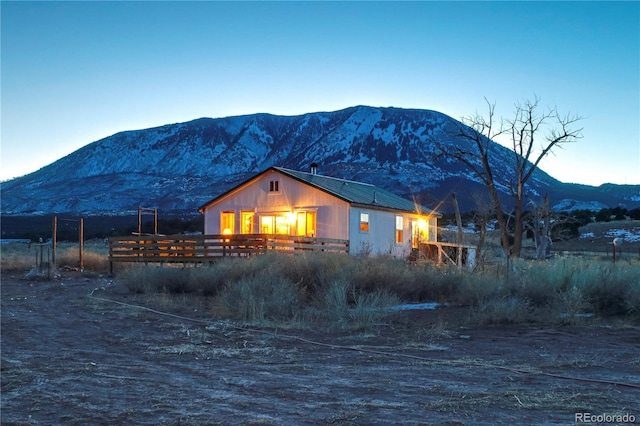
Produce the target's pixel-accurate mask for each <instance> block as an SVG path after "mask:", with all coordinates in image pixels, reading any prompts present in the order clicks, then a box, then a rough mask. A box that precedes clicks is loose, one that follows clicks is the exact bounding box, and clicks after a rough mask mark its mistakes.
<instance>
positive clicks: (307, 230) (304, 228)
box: [296, 212, 316, 237]
mask: <svg viewBox="0 0 640 426" xmlns="http://www.w3.org/2000/svg"><path fill="white" fill-rule="evenodd" d="M296 233H297V235H303V236H307V237H315V236H316V212H297V213H296Z"/></svg>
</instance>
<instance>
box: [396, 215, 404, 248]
mask: <svg viewBox="0 0 640 426" xmlns="http://www.w3.org/2000/svg"><path fill="white" fill-rule="evenodd" d="M402 231H403V223H402V216H396V243H398V244H402V239H403V238H402Z"/></svg>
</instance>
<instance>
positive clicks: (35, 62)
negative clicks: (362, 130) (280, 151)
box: [0, 1, 640, 185]
mask: <svg viewBox="0 0 640 426" xmlns="http://www.w3.org/2000/svg"><path fill="white" fill-rule="evenodd" d="M0 14H1V15H0V16H1V74H0V78H1V87H0V90H1V91H0V98H1V114H0V120H1V121H0V141H1V144H0V155H1V158H0V166H1V167H0V180H7V179H11V178H14V177H19V176H22V175H25V174H28V173H31V172H33V171H36V170H38V169H39V168H41V167H43V166H46V165H48V164H50V163H52V162H54V161H56V160H58V159H60V158H62V157H64V156H65V155H68V154H70V153H72V152H74V151H75V150H77V149H79V148H81V147H83V146H85V145H88V144H89V143H91V142H94V141H97V140H100V139H102V138H104V137H107V136H110V135H113V134H115V133H118V132H120V131H125V130H136V129H144V128H150V127H156V126H161V125H164V124H169V123H179V122H185V121H189V120H193V119H196V118H201V117H212V118H218V117H228V116H234V115H244V114H253V113H258V112H267V113H272V114H278V115H298V114H304V113H308V112H317V111H336V110H340V109H343V108H347V107H350V106H355V105H369V106H375V107H387V106H394V107H400V108H421V109H429V110H435V111H439V112H442V113H444V114H447V115H449V116H451V117H453V118H456V119H460V118H462V117H468V116H471V115H474V114H475V113H476V112H477V113H480V114H483V115H486V109H487V108H486V107H487V103H486V101H485V99H486V100H489V101H490V102H491V103H495V105H496V116H497V117H504V118H510V117H511V116H512V115H513V112H514V105H515V104H516V103H518V102H522V101H524V100H532V99H534V98H535V97H538V98H539V99H540V105H541V106H543V107H544V108H547V107H549V108H557V110H558V112H559V113H560V114H562V115H566V114H571V115H579V116H580V117H582V120H580V122H579V123H578V127H582V128H583V130H582V135H583V138H582V139H580V140H579V141H578V142H575V143H572V144H567V145H564V146H563V147H562V149H557V150H555V151H554V152H553V153H552V154H551V155H549V156H547V157H546V158H545V159H544V160H543V161H542V162H541V163H540V168H541V169H542V170H544V171H546V172H547V173H549V174H550V175H551V176H553V177H554V178H556V179H558V180H560V181H562V182H573V183H582V184H588V185H600V184H603V183H617V184H640V2H636V1H630V2H581V1H574V2H550V1H549V2H546V1H545V2H508V1H505V2H498V1H496V2H431V1H427V2H420V1H416V2H313V1H309V2H268V1H264V2H242V1H239V2H209V1H199V2H171V1H165V2H150V1H149V2H148V1H136V2H124V1H115V2H55V1H46V2H24V1H21V2H12V1H2V2H0ZM503 143H504V141H503Z"/></svg>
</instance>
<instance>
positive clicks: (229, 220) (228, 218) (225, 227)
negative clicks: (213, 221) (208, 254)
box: [220, 212, 236, 235]
mask: <svg viewBox="0 0 640 426" xmlns="http://www.w3.org/2000/svg"><path fill="white" fill-rule="evenodd" d="M235 217H236V215H235V213H234V212H222V213H221V214H220V233H221V234H223V235H232V234H233V233H234V231H235V224H236V219H235Z"/></svg>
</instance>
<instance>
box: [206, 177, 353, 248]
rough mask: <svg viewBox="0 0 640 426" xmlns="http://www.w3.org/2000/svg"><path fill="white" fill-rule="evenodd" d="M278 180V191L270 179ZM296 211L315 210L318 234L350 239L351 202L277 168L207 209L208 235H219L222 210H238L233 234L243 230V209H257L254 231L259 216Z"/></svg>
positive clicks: (325, 236)
mask: <svg viewBox="0 0 640 426" xmlns="http://www.w3.org/2000/svg"><path fill="white" fill-rule="evenodd" d="M274 180H277V181H278V191H277V192H272V191H270V186H271V185H270V182H272V181H274ZM294 210H309V211H315V212H316V215H317V216H316V228H317V229H316V235H315V236H316V237H318V238H338V239H344V240H347V239H349V222H348V216H349V203H347V202H345V201H343V200H340V199H338V198H336V197H333V196H331V195H329V194H326V193H325V192H323V191H320V190H318V189H315V188H312V187H310V186H308V185H305V184H303V183H301V182H299V181H297V180H295V179H292V178H290V177H288V176H285V175H283V174H281V173H278V172H277V171H269V172H267V173H265V174H264V175H261V176H259V177H258V178H257V179H255V180H253V181H250V182H248V183H247V184H246V185H244V186H242V187H241V188H238V189H237V190H236V191H232V192H231V193H229V194H227V195H226V196H225V197H223V198H221V199H220V200H217V201H216V202H215V203H212V204H209V205H208V206H206V207H205V208H204V222H205V229H204V232H205V234H220V233H221V229H220V215H221V213H222V212H228V211H233V212H235V214H236V215H235V220H236V223H235V228H234V230H233V233H235V234H237V233H240V212H242V211H254V212H255V213H256V217H255V219H254V220H255V225H254V226H255V233H260V230H259V227H258V220H259V217H260V215H266V214H269V213H288V212H293V211H294Z"/></svg>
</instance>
